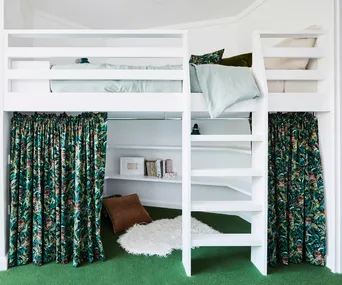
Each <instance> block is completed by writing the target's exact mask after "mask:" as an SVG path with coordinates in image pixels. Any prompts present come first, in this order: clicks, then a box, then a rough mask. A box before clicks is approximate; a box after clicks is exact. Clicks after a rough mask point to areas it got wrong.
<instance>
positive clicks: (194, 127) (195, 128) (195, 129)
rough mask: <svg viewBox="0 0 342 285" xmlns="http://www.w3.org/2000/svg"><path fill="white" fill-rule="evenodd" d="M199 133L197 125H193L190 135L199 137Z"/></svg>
mask: <svg viewBox="0 0 342 285" xmlns="http://www.w3.org/2000/svg"><path fill="white" fill-rule="evenodd" d="M200 134H201V133H200V131H199V127H198V124H194V126H193V128H192V132H191V135H200Z"/></svg>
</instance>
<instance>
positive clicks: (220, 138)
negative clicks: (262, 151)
mask: <svg viewBox="0 0 342 285" xmlns="http://www.w3.org/2000/svg"><path fill="white" fill-rule="evenodd" d="M191 141H193V142H245V141H247V142H250V141H263V136H261V135H192V136H191Z"/></svg>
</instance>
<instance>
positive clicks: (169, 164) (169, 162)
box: [165, 159, 172, 173]
mask: <svg viewBox="0 0 342 285" xmlns="http://www.w3.org/2000/svg"><path fill="white" fill-rule="evenodd" d="M165 173H172V160H171V159H167V160H165Z"/></svg>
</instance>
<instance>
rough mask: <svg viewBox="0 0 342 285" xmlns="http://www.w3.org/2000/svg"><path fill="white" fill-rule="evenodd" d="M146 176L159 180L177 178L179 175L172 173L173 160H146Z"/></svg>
mask: <svg viewBox="0 0 342 285" xmlns="http://www.w3.org/2000/svg"><path fill="white" fill-rule="evenodd" d="M145 175H146V176H152V177H157V178H172V177H176V176H177V173H176V172H173V171H172V160H171V159H167V160H161V159H157V160H146V161H145Z"/></svg>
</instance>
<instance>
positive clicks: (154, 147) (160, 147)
mask: <svg viewBox="0 0 342 285" xmlns="http://www.w3.org/2000/svg"><path fill="white" fill-rule="evenodd" d="M107 148H108V149H140V150H170V151H172V150H182V147H181V146H177V145H173V146H172V145H169V146H167V145H109V146H108V147H107ZM191 149H192V150H193V151H229V152H237V153H243V154H251V153H252V152H251V150H250V149H249V148H243V147H234V146H192V147H191Z"/></svg>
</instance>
